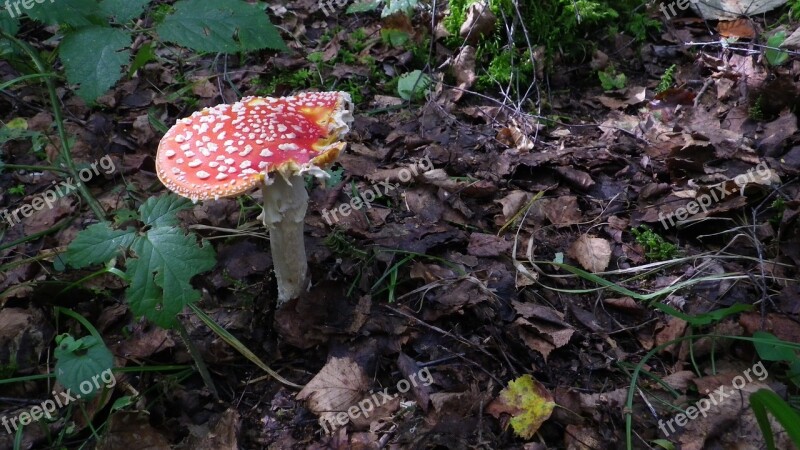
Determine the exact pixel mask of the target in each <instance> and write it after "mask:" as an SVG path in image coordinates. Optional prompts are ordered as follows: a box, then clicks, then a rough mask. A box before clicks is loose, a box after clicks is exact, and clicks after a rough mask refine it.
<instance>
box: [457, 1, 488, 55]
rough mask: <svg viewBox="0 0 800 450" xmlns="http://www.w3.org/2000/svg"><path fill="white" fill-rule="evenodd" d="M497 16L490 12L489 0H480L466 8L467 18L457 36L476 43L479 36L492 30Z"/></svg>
mask: <svg viewBox="0 0 800 450" xmlns="http://www.w3.org/2000/svg"><path fill="white" fill-rule="evenodd" d="M496 22H497V17H496V16H495V15H494V13H492V10H491V8H490V7H489V2H488V1H486V0H481V1H478V2H475V3H473V4H471V5H469V7H468V8H467V18H466V19H465V20H464V23H463V24H462V25H461V29H460V30H459V31H458V34H459V36H461V37H462V38H463V39H466V40H467V42H468V43H470V44H476V43H477V42H478V41H479V40H480V39H481V37H483V36H488V35H489V34H491V33H492V32H493V31H494V27H495V23H496Z"/></svg>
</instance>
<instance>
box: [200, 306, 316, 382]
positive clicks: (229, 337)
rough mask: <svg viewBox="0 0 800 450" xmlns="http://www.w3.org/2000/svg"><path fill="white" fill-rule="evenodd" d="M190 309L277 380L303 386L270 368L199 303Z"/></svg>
mask: <svg viewBox="0 0 800 450" xmlns="http://www.w3.org/2000/svg"><path fill="white" fill-rule="evenodd" d="M189 309H191V310H192V312H194V313H195V314H197V317H198V318H199V319H200V320H201V321H203V323H204V324H206V326H207V327H208V328H210V329H211V331H213V332H214V333H216V334H217V336H219V337H220V338H222V340H223V341H225V342H227V343H228V345H230V346H231V347H233V348H235V349H236V350H237V351H238V352H239V353H241V354H242V356H244V357H245V358H247V359H249V360H250V361H251V362H252V363H253V364H255V365H256V366H258V367H259V368H260V369H261V370H263V371H264V372H267V373H268V374H270V376H272V378H275V379H276V380H278V381H279V382H281V383H283V384H284V385H286V386H290V387H293V388H297V389H301V388H302V386H300V385H297V384H294V383H292V382H291V381H289V380H287V379H286V378H283V377H282V376H280V374H278V372H275V371H274V370H272V369H270V368H269V366H267V365H266V364H264V362H263V361H261V360H260V359H259V358H258V356H256V355H255V353H253V352H251V351H250V349H249V348H247V347H246V346H245V345H244V344H242V343H241V341H239V340H238V339H236V337H235V336H234V335H232V334H230V333H228V330H226V329H224V328H222V327H221V326H219V325H218V324H217V323H216V322H214V319H212V318H211V317H209V316H208V315H207V314H206V313H204V312H203V310H202V309H200V308H199V307H198V306H197V305H195V304H189Z"/></svg>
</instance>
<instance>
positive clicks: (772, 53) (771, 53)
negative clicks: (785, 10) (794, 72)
mask: <svg viewBox="0 0 800 450" xmlns="http://www.w3.org/2000/svg"><path fill="white" fill-rule="evenodd" d="M785 40H786V32H785V31H783V30H781V31H779V32H777V33H775V34H773V35H772V36H770V38H769V39H768V40H767V47H774V48H778V47H780V46H781V45H782V44H783V41H785ZM774 48H768V49H767V51H766V52H765V54H764V56H765V57H766V58H767V62H768V63H769V65H771V66H780V65H781V64H783V63H785V62H786V60H787V59H789V54H788V53H786V52H785V51H783V50H775V49H774Z"/></svg>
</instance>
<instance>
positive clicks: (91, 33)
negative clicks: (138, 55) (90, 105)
mask: <svg viewBox="0 0 800 450" xmlns="http://www.w3.org/2000/svg"><path fill="white" fill-rule="evenodd" d="M130 45H131V36H130V34H128V33H127V32H125V31H123V30H121V29H118V28H108V27H98V26H91V27H85V28H81V29H79V30H76V31H74V32H71V33H68V34H67V35H66V36H65V37H64V41H63V42H61V45H60V46H59V55H60V56H61V61H62V62H63V63H64V69H65V70H66V72H67V80H68V81H69V82H70V83H73V84H79V85H80V87H79V88H78V91H77V92H78V95H79V96H80V97H81V98H82V99H84V100H85V101H87V102H92V101H93V100H94V99H96V98H97V97H99V96H101V95H103V94H104V93H105V92H106V91H107V90H108V89H109V88H110V87H111V86H113V85H114V83H116V82H117V80H119V79H120V78H121V77H122V66H123V65H125V64H127V63H128V62H129V61H130V58H131V56H130V50H128V47H130Z"/></svg>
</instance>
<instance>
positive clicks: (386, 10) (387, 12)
mask: <svg viewBox="0 0 800 450" xmlns="http://www.w3.org/2000/svg"><path fill="white" fill-rule="evenodd" d="M416 6H417V0H387V1H386V6H384V7H383V12H381V17H382V18H383V17H389V16H391V15H392V14H395V13H403V14H405V15H407V16H409V17H410V16H411V15H412V14H414V7H416Z"/></svg>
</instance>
